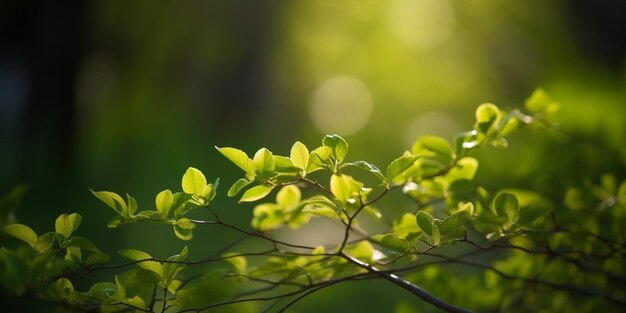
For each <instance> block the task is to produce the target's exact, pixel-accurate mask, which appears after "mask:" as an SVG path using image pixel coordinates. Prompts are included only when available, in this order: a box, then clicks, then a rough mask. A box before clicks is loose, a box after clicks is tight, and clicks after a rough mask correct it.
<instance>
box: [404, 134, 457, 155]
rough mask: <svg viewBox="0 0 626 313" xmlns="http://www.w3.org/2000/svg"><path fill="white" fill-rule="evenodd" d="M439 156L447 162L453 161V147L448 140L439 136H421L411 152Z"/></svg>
mask: <svg viewBox="0 0 626 313" xmlns="http://www.w3.org/2000/svg"><path fill="white" fill-rule="evenodd" d="M425 150H426V151H428V152H430V154H434V155H437V156H439V157H442V158H444V159H445V160H452V147H450V143H448V141H447V140H445V139H443V138H441V137H437V136H421V137H419V138H418V139H417V140H416V141H415V144H413V148H412V149H411V151H412V152H413V154H422V153H425Z"/></svg>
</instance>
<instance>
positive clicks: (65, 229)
mask: <svg viewBox="0 0 626 313" xmlns="http://www.w3.org/2000/svg"><path fill="white" fill-rule="evenodd" d="M81 220H82V217H81V216H80V214H78V213H72V214H70V215H67V214H65V213H64V214H61V215H60V216H59V217H58V218H57V220H56V222H55V223H54V229H55V231H56V232H57V233H58V234H61V235H63V237H64V238H65V239H68V238H70V236H72V233H73V232H74V231H75V230H76V229H77V228H78V226H80V222H81Z"/></svg>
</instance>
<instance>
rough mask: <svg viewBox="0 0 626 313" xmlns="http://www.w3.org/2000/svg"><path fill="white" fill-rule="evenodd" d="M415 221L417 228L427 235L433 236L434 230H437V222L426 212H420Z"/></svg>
mask: <svg viewBox="0 0 626 313" xmlns="http://www.w3.org/2000/svg"><path fill="white" fill-rule="evenodd" d="M415 220H416V222H417V226H419V228H420V229H421V230H422V231H423V232H424V233H426V234H428V235H430V236H432V235H433V228H435V220H434V219H433V217H432V215H430V214H428V213H427V212H424V211H419V212H417V214H415Z"/></svg>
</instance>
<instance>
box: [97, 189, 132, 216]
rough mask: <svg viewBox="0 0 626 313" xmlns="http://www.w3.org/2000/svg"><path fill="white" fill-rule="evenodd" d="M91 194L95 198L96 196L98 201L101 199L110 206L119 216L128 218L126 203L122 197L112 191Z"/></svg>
mask: <svg viewBox="0 0 626 313" xmlns="http://www.w3.org/2000/svg"><path fill="white" fill-rule="evenodd" d="M91 193H92V194H93V195H94V196H96V197H97V198H98V199H100V200H101V201H102V202H104V203H105V204H106V205H108V206H109V207H110V208H112V209H113V210H115V212H117V213H118V214H120V215H123V216H128V213H127V209H126V203H125V202H124V199H122V197H120V195H118V194H116V193H115V192H111V191H93V190H92V191H91Z"/></svg>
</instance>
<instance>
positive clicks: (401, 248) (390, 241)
mask: <svg viewBox="0 0 626 313" xmlns="http://www.w3.org/2000/svg"><path fill="white" fill-rule="evenodd" d="M380 245H381V246H383V247H385V248H387V249H390V250H392V251H393V252H396V253H406V252H407V251H409V243H408V242H407V241H406V240H405V239H404V238H401V237H399V236H397V235H391V234H389V235H385V236H384V237H383V238H382V239H381V240H380Z"/></svg>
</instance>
